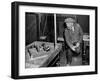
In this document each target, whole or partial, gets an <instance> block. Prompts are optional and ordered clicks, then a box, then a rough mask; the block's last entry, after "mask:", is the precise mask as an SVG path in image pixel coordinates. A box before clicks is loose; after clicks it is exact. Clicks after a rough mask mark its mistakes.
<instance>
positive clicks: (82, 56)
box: [11, 2, 97, 79]
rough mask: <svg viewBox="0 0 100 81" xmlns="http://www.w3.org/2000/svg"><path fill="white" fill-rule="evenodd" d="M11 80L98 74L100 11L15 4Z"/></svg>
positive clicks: (27, 3) (41, 4)
mask: <svg viewBox="0 0 100 81" xmlns="http://www.w3.org/2000/svg"><path fill="white" fill-rule="evenodd" d="M11 15H12V41H11V42H12V54H11V56H12V57H11V58H12V59H11V62H12V63H11V65H12V67H11V77H12V78H14V79H25V78H42V77H57V76H72V75H87V74H97V7H96V6H80V5H64V4H63V5H62V4H48V3H31V2H12V14H11Z"/></svg>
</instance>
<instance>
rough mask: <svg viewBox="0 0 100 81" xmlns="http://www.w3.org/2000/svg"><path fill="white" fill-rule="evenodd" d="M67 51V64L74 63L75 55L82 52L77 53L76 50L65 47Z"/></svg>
mask: <svg viewBox="0 0 100 81" xmlns="http://www.w3.org/2000/svg"><path fill="white" fill-rule="evenodd" d="M65 53H66V58H67V64H71V63H72V57H73V56H78V55H79V54H80V53H76V52H74V51H72V50H71V49H70V48H67V49H65Z"/></svg>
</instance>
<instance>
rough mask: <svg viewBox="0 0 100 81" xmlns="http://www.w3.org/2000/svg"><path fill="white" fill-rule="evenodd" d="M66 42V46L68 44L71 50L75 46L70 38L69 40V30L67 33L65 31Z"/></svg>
mask: <svg viewBox="0 0 100 81" xmlns="http://www.w3.org/2000/svg"><path fill="white" fill-rule="evenodd" d="M64 40H65V42H66V44H67V45H68V46H69V47H70V48H72V47H73V44H72V43H71V41H70V38H69V33H68V30H65V31H64Z"/></svg>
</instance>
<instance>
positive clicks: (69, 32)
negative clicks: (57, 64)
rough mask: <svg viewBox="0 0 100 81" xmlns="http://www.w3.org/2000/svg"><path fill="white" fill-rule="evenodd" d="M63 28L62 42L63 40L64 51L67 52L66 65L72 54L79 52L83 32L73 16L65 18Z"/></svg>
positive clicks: (69, 61)
mask: <svg viewBox="0 0 100 81" xmlns="http://www.w3.org/2000/svg"><path fill="white" fill-rule="evenodd" d="M64 23H65V29H64V33H63V35H64V42H65V52H66V54H67V65H70V64H71V62H72V55H73V54H79V53H80V52H81V48H80V47H81V42H82V38H83V32H82V29H81V27H80V25H79V24H78V23H76V21H75V19H74V18H71V17H69V18H66V19H65V21H64Z"/></svg>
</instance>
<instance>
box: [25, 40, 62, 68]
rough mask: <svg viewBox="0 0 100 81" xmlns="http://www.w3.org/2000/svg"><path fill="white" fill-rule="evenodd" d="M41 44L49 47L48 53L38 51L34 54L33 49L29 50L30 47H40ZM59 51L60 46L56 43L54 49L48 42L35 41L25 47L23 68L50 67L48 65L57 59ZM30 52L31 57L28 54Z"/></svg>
mask: <svg viewBox="0 0 100 81" xmlns="http://www.w3.org/2000/svg"><path fill="white" fill-rule="evenodd" d="M43 43H44V44H45V45H46V46H49V47H50V50H49V51H48V52H46V51H44V50H39V52H36V50H34V48H32V49H30V47H32V46H33V45H34V44H36V45H37V46H41V45H42V44H43ZM61 49H62V44H60V43H57V44H56V47H54V43H50V42H41V41H35V42H33V43H31V44H30V45H28V46H26V50H25V68H37V67H38V68H39V67H48V66H49V67H50V65H52V64H53V63H54V62H55V61H57V60H58V59H59V52H60V51H61ZM30 50H31V56H30V54H29V51H30ZM52 61H54V62H53V63H52V64H51V62H52Z"/></svg>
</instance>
